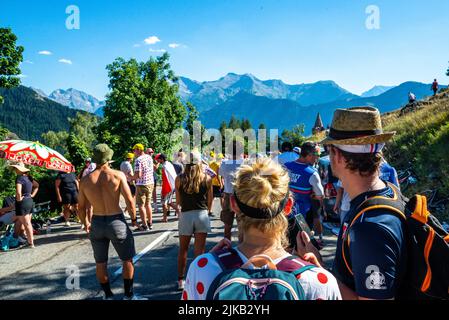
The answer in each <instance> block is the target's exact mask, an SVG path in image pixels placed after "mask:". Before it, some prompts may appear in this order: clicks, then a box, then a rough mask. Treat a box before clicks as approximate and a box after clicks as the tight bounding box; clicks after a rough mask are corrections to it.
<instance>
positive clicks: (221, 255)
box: [212, 248, 243, 271]
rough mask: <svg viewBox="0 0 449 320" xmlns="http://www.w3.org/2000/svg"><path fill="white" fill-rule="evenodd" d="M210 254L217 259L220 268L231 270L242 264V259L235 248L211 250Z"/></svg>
mask: <svg viewBox="0 0 449 320" xmlns="http://www.w3.org/2000/svg"><path fill="white" fill-rule="evenodd" d="M212 255H213V256H214V257H215V259H216V260H217V261H218V264H219V265H220V267H221V270H223V271H226V270H231V269H237V268H240V267H241V266H242V265H243V261H242V259H241V258H240V256H239V254H238V253H237V251H235V249H233V248H231V249H227V250H222V251H218V252H212Z"/></svg>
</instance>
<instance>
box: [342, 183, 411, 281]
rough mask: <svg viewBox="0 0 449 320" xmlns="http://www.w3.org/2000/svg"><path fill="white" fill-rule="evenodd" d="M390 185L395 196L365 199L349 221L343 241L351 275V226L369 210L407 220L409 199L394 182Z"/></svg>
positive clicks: (344, 258)
mask: <svg viewBox="0 0 449 320" xmlns="http://www.w3.org/2000/svg"><path fill="white" fill-rule="evenodd" d="M387 184H388V186H390V187H391V189H392V190H393V193H394V195H393V198H389V197H384V196H374V197H371V198H368V199H366V200H365V201H363V202H362V203H361V204H360V205H359V207H358V208H357V211H358V213H357V214H356V215H355V216H354V218H353V219H352V220H351V221H350V222H349V223H348V225H347V228H346V230H345V231H344V233H343V239H342V241H343V243H342V247H341V248H342V250H341V252H342V256H343V261H344V263H345V266H346V268H347V270H348V271H349V272H350V273H351V275H354V273H353V271H352V268H351V262H350V259H349V256H350V250H349V249H350V248H349V246H350V243H351V238H350V236H349V234H350V229H351V227H352V226H353V225H354V224H355V223H356V222H357V221H358V220H359V219H360V218H361V217H362V216H363V214H365V213H366V212H368V211H371V210H379V209H382V210H385V212H386V213H390V214H392V215H395V216H397V217H399V218H400V219H401V220H402V221H405V220H406V219H407V216H406V214H404V212H406V206H405V203H406V202H407V200H408V199H406V198H405V197H403V196H402V194H401V193H400V191H399V190H398V188H397V187H396V186H395V185H393V184H392V183H389V182H387Z"/></svg>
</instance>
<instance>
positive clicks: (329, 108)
mask: <svg viewBox="0 0 449 320" xmlns="http://www.w3.org/2000/svg"><path fill="white" fill-rule="evenodd" d="M177 84H178V86H179V93H178V94H179V96H180V99H181V100H182V101H183V102H184V103H185V102H191V103H192V104H194V105H195V106H196V108H197V109H198V111H199V113H200V120H201V121H202V122H203V124H204V125H205V126H206V127H207V128H217V127H218V126H219V125H220V123H221V122H222V121H229V119H230V118H231V116H232V115H234V116H236V117H238V118H246V119H248V120H250V122H251V123H252V125H253V126H254V127H257V126H258V125H259V124H260V123H264V124H265V125H266V126H267V127H268V128H277V129H279V130H283V129H290V128H292V127H293V126H294V125H296V124H300V123H303V124H304V125H305V129H306V134H308V133H309V132H310V130H311V128H312V126H313V124H314V121H315V118H316V115H317V113H318V112H320V114H321V117H322V119H323V123H324V125H325V126H327V125H328V124H330V122H331V121H332V114H333V111H334V110H335V109H336V108H346V107H353V106H361V105H370V106H375V107H377V108H379V110H380V111H381V112H388V111H391V110H394V109H397V108H399V107H401V106H402V105H404V104H406V103H407V99H408V92H410V91H411V92H413V93H415V95H416V97H417V99H422V98H424V97H425V96H428V95H430V94H431V91H430V84H424V83H419V82H405V83H403V84H400V85H399V86H396V87H391V86H375V87H373V88H372V89H370V90H368V91H366V92H364V93H363V94H362V95H361V96H358V95H355V94H353V93H351V92H349V91H348V90H346V89H344V88H342V87H340V86H339V85H338V84H336V83H335V82H334V81H330V80H327V81H318V82H315V83H310V84H293V85H290V84H286V83H284V82H283V81H281V80H260V79H258V78H256V77H255V76H254V75H252V74H243V75H238V74H235V73H228V74H227V75H225V76H223V77H221V78H220V79H218V80H215V81H204V82H199V81H195V80H192V79H189V78H186V77H180V78H179V80H178V82H177ZM33 90H35V91H37V92H39V95H40V96H41V97H44V95H45V93H43V92H42V91H40V90H38V89H33ZM48 98H49V99H51V100H53V101H56V102H58V103H60V104H63V105H65V106H68V107H70V108H72V109H78V110H84V111H88V112H91V113H95V114H96V115H98V116H100V117H102V116H103V106H104V105H105V102H104V101H100V100H98V99H96V98H95V97H93V96H91V95H89V94H87V93H84V92H82V91H79V90H76V89H67V90H62V89H58V90H55V91H53V92H52V93H51V94H50V95H49V96H48Z"/></svg>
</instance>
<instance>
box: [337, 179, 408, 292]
mask: <svg viewBox="0 0 449 320" xmlns="http://www.w3.org/2000/svg"><path fill="white" fill-rule="evenodd" d="M374 196H384V197H389V198H393V197H394V192H393V190H392V189H391V187H386V188H385V189H382V190H377V191H371V192H367V193H363V194H361V195H359V196H357V197H356V198H354V199H353V200H352V201H351V209H350V211H349V213H348V214H347V215H346V216H345V220H344V221H343V227H342V229H341V230H340V234H339V236H338V243H337V252H336V255H335V260H334V265H333V274H334V275H335V277H336V278H337V279H339V280H340V281H341V282H343V283H344V284H345V285H346V286H348V287H349V288H350V289H352V290H354V291H355V292H356V294H358V295H359V296H362V297H365V298H369V299H391V298H394V297H396V296H397V295H398V292H399V287H400V284H401V280H402V279H403V278H404V275H405V271H406V267H407V252H406V238H405V228H406V226H405V224H404V222H403V221H402V220H401V219H400V218H399V217H397V216H396V215H393V214H391V213H389V212H386V211H384V209H377V210H370V211H368V212H366V213H365V214H364V215H363V216H362V217H361V218H360V219H359V220H357V221H356V223H355V224H354V225H353V226H352V227H351V228H350V229H349V239H350V257H348V260H349V261H350V264H351V265H352V271H353V274H351V273H349V271H348V269H347V267H346V264H345V261H344V259H343V255H342V241H343V239H345V237H346V232H347V230H348V229H347V228H348V225H349V223H350V222H351V221H352V219H353V218H354V217H355V216H356V214H357V213H358V211H357V208H358V207H359V205H360V204H361V203H362V202H363V201H365V200H366V199H368V198H371V197H374Z"/></svg>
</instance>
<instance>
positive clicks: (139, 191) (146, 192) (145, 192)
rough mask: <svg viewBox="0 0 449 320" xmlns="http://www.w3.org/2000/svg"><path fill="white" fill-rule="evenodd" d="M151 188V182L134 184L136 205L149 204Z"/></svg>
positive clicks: (152, 186) (151, 193)
mask: <svg viewBox="0 0 449 320" xmlns="http://www.w3.org/2000/svg"><path fill="white" fill-rule="evenodd" d="M153 188H154V185H153V184H149V185H146V186H136V203H137V205H138V206H142V205H151V197H152V195H153Z"/></svg>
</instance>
